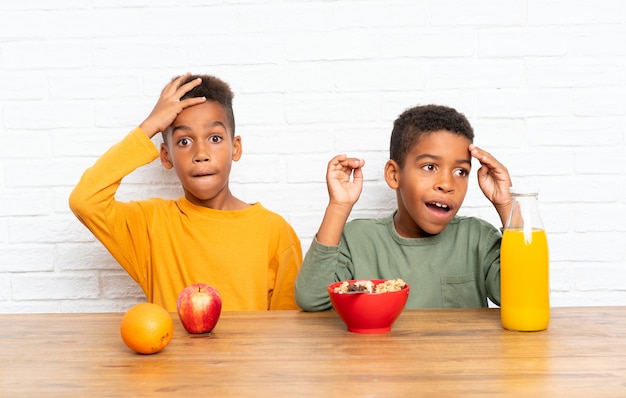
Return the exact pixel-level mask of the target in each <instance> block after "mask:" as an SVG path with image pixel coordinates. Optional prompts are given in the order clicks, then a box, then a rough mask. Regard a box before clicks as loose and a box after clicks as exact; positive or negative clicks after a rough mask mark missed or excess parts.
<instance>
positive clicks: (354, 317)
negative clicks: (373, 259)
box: [328, 279, 411, 333]
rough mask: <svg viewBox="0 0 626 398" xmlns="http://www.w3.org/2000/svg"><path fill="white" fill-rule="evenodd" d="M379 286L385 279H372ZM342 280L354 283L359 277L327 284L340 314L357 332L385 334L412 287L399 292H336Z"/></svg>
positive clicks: (336, 309) (348, 325)
mask: <svg viewBox="0 0 626 398" xmlns="http://www.w3.org/2000/svg"><path fill="white" fill-rule="evenodd" d="M370 280H371V281H372V282H374V285H377V284H379V283H381V282H385V279H370ZM343 282H349V283H354V282H357V280H349V281H341V282H335V283H331V284H330V285H328V295H329V296H330V301H331V303H332V304H333V307H334V308H335V311H336V312H337V314H339V317H340V318H341V319H342V320H343V322H344V323H345V324H346V326H347V327H348V330H349V331H350V332H354V333H386V332H389V331H390V330H391V325H393V323H394V322H395V321H396V319H398V317H399V316H400V313H402V310H404V306H405V305H406V301H407V299H408V298H409V291H410V290H411V287H410V286H409V284H408V283H407V284H406V286H405V287H404V288H402V289H401V290H398V291H396V292H386V293H359V294H346V293H335V288H336V287H338V286H339V285H341V284H342V283H343Z"/></svg>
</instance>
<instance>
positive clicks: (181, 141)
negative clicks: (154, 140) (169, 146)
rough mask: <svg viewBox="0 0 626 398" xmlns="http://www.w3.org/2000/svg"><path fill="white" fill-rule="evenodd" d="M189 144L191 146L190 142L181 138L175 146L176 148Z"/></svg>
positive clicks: (185, 138)
mask: <svg viewBox="0 0 626 398" xmlns="http://www.w3.org/2000/svg"><path fill="white" fill-rule="evenodd" d="M190 144H191V140H190V139H189V138H187V137H183V138H181V139H179V140H178V141H176V145H178V146H188V145H190Z"/></svg>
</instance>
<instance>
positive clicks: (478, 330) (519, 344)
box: [0, 307, 626, 398]
mask: <svg viewBox="0 0 626 398" xmlns="http://www.w3.org/2000/svg"><path fill="white" fill-rule="evenodd" d="M122 316H123V314H121V313H110V314H4V315H0V397H22V396H24V397H55V396H58V397H117V396H132V397H158V396H168V397H177V396H201V397H205V396H207V397H223V396H244V397H283V396H285V397H306V396H315V397H316V396H330V397H335V396H337V397H339V396H341V397H346V396H347V397H404V396H528V397H533V398H535V397H544V396H556V397H571V396H590V397H591V396H593V397H602V396H611V397H612V396H615V397H621V396H626V307H558V308H553V309H552V317H551V322H550V327H549V329H548V330H546V331H542V332H530V333H521V332H511V331H507V330H504V329H502V327H501V324H500V312H499V309H420V310H405V311H404V312H403V313H402V315H401V316H400V318H399V319H398V320H397V321H396V323H395V325H394V327H393V330H392V331H391V332H389V333H386V334H379V335H362V334H355V333H350V332H348V331H347V330H346V328H345V326H344V324H343V323H342V322H341V320H340V319H339V317H338V316H337V314H336V313H334V312H332V311H327V312H321V313H304V312H300V311H271V312H225V313H223V314H222V317H221V318H220V321H219V323H218V324H217V327H216V328H215V330H214V331H213V332H212V333H210V334H206V335H190V334H188V333H187V332H186V331H185V330H184V329H183V328H182V326H181V324H180V322H179V320H178V317H177V315H176V314H172V317H173V319H174V324H175V330H174V337H173V339H172V342H171V343H170V345H169V346H168V347H167V348H166V349H165V350H164V351H162V352H160V353H158V354H154V355H140V354H135V353H134V352H132V351H130V350H129V349H128V348H126V346H125V345H124V343H123V342H122V339H121V337H120V334H119V324H120V321H121V319H122Z"/></svg>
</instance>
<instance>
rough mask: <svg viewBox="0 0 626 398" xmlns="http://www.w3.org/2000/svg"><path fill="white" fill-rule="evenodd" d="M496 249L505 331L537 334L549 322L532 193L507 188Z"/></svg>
mask: <svg viewBox="0 0 626 398" xmlns="http://www.w3.org/2000/svg"><path fill="white" fill-rule="evenodd" d="M511 194H512V196H513V204H512V206H511V214H510V215H509V218H508V220H507V223H506V225H505V227H504V233H503V234H502V245H501V249H500V317H501V321H502V326H503V327H504V328H505V329H509V330H517V331H538V330H544V329H547V327H548V323H549V321H550V286H549V256H548V239H547V236H546V231H545V230H544V228H543V223H542V221H541V217H540V215H539V209H538V206H537V193H536V191H520V190H516V189H514V188H511Z"/></svg>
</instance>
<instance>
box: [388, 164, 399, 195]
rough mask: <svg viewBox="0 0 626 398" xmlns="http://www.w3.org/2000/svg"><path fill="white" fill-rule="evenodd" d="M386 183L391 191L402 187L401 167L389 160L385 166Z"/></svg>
mask: <svg viewBox="0 0 626 398" xmlns="http://www.w3.org/2000/svg"><path fill="white" fill-rule="evenodd" d="M385 181H387V185H388V186H389V188H391V189H398V186H399V185H400V166H399V165H398V163H396V161H395V160H391V159H390V160H388V161H387V163H386V164H385Z"/></svg>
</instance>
